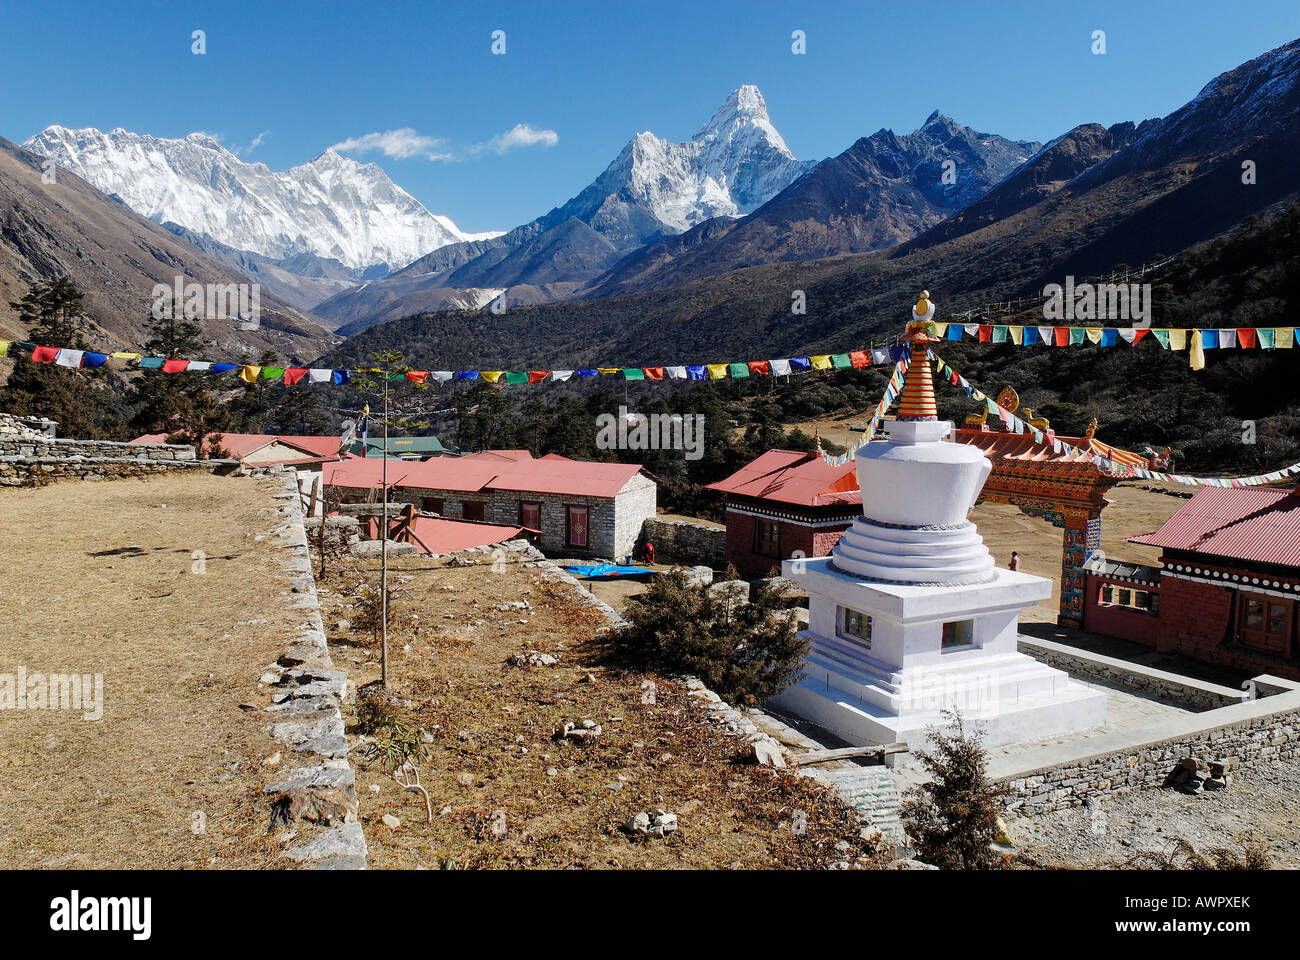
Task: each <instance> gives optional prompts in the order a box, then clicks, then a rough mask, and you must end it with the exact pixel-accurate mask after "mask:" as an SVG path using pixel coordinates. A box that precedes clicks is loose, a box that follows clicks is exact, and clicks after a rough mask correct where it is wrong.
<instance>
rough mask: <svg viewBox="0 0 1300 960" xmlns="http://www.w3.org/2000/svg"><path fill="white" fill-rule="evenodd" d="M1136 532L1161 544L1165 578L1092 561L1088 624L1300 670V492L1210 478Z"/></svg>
mask: <svg viewBox="0 0 1300 960" xmlns="http://www.w3.org/2000/svg"><path fill="white" fill-rule="evenodd" d="M1129 540H1130V541H1131V542H1133V543H1144V544H1148V545H1150V546H1156V547H1160V548H1161V549H1162V554H1161V557H1160V570H1159V579H1158V582H1156V583H1151V582H1150V581H1151V579H1152V578H1151V577H1150V576H1149V575H1148V576H1146V577H1145V578H1144V579H1145V580H1146V581H1147V582H1145V583H1139V582H1138V581H1137V580H1136V579H1130V580H1129V581H1127V582H1126V581H1124V580H1123V579H1118V580H1117V579H1116V578H1115V577H1114V576H1107V573H1108V571H1104V570H1097V571H1096V572H1095V573H1094V572H1092V571H1090V575H1089V579H1088V594H1087V605H1086V606H1087V609H1086V611H1085V617H1084V626H1085V627H1086V628H1088V629H1092V630H1096V631H1097V632H1099V633H1106V634H1109V635H1112V636H1127V637H1129V639H1133V640H1138V641H1141V642H1144V643H1150V644H1152V645H1154V646H1155V648H1156V649H1157V650H1161V651H1168V652H1171V653H1180V654H1184V655H1186V656H1189V657H1194V658H1196V659H1198V660H1205V661H1208V662H1210V663H1219V664H1223V665H1225V666H1231V667H1237V668H1240V669H1244V670H1252V671H1259V672H1262V673H1273V674H1277V675H1279V676H1283V677H1288V678H1291V679H1300V638H1298V636H1297V626H1298V621H1300V616H1298V611H1297V601H1298V600H1300V494H1298V493H1297V492H1296V491H1295V490H1278V489H1273V488H1267V487H1263V488H1261V487H1236V488H1228V487H1202V488H1201V489H1199V490H1197V492H1196V494H1195V496H1193V497H1192V498H1191V499H1190V500H1189V501H1187V503H1186V504H1184V505H1183V507H1182V509H1180V510H1179V511H1178V512H1177V513H1176V514H1174V515H1173V516H1172V517H1170V518H1169V520H1167V521H1166V522H1165V523H1164V525H1163V526H1161V527H1160V529H1159V530H1157V531H1155V532H1154V533H1149V534H1144V535H1143V536H1139V537H1130V538H1129ZM1125 566H1129V567H1132V566H1133V565H1131V564H1130V565H1125ZM1138 569H1146V570H1150V568H1138ZM1109 572H1110V573H1114V572H1115V571H1109ZM1122 590H1123V591H1127V593H1126V595H1125V596H1123V597H1121V595H1120V592H1121V591H1122ZM1108 591H1109V592H1108ZM1143 594H1145V596H1143ZM1121 600H1122V601H1123V602H1120V601H1121ZM1142 604H1148V605H1150V606H1154V611H1152V610H1146V611H1143V610H1142V609H1141V605H1142ZM1117 608H1124V609H1117ZM1143 624H1145V625H1146V626H1147V629H1145V630H1143V629H1141V627H1142V625H1143Z"/></svg>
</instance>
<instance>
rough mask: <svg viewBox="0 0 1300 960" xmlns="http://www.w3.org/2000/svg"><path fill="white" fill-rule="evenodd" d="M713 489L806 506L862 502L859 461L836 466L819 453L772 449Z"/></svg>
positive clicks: (713, 484)
mask: <svg viewBox="0 0 1300 960" xmlns="http://www.w3.org/2000/svg"><path fill="white" fill-rule="evenodd" d="M708 489H710V490H720V491H721V492H723V493H730V494H735V495H736V496H743V497H755V498H758V499H760V500H774V501H776V502H778V503H794V504H799V505H800V506H805V507H822V506H833V505H835V504H841V503H842V504H854V503H861V502H862V491H860V490H859V489H858V474H857V464H855V463H854V462H853V461H852V460H850V461H849V462H848V463H846V464H843V465H841V466H838V467H833V466H831V465H830V464H829V463H827V462H826V461H825V460H823V459H822V458H821V457H819V456H818V455H817V454H815V453H800V452H798V451H795V450H769V451H767V453H764V454H763V455H762V456H760V457H758V458H757V459H756V460H754V461H752V462H750V463H748V464H746V465H745V466H743V467H741V468H740V469H739V470H737V471H736V472H735V473H733V474H732V475H731V476H729V477H727V479H725V480H719V481H718V482H717V483H711V484H709V485H708Z"/></svg>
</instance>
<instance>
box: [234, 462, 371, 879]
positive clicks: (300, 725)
mask: <svg viewBox="0 0 1300 960" xmlns="http://www.w3.org/2000/svg"><path fill="white" fill-rule="evenodd" d="M275 504H276V517H277V519H276V522H275V526H274V528H273V529H272V530H271V531H270V532H271V534H272V535H273V536H274V537H275V544H276V546H277V547H279V548H280V549H282V550H283V551H284V554H283V564H282V566H281V569H280V570H278V571H268V576H271V577H280V578H282V579H283V580H284V582H285V586H286V591H285V596H286V598H287V599H286V602H287V603H288V604H289V606H290V607H291V608H292V609H293V610H294V611H295V612H296V613H297V614H298V615H299V617H300V618H301V627H300V628H301V631H302V632H301V634H300V635H299V636H298V637H296V638H295V639H293V640H291V641H290V642H289V643H288V644H287V645H286V646H285V648H284V649H283V650H282V651H281V653H280V655H279V656H278V657H277V658H276V660H275V662H274V663H272V664H270V665H269V666H267V667H266V672H265V673H263V674H262V676H261V678H260V680H259V681H258V682H259V686H260V687H262V688H268V687H269V688H270V689H271V690H272V692H273V695H272V702H271V704H270V705H269V706H267V707H266V708H265V709H264V712H265V715H266V721H267V727H266V730H267V733H268V734H269V735H270V736H271V737H272V738H273V739H274V740H277V741H279V742H280V743H282V744H284V745H285V749H286V752H287V753H288V754H289V756H290V757H291V758H292V760H291V762H289V763H287V764H286V765H285V769H283V770H281V771H279V772H277V774H276V779H274V780H273V781H272V782H270V783H267V784H266V785H265V786H264V787H263V788H262V794H263V796H264V798H265V799H266V801H267V802H268V804H269V807H270V809H269V811H268V812H269V817H270V823H271V826H272V827H273V828H279V829H287V830H292V831H294V832H295V833H297V834H298V837H297V838H296V839H297V843H296V844H295V845H294V846H291V847H289V848H288V849H287V850H285V856H286V857H288V858H289V859H290V860H292V861H294V862H295V863H296V864H299V865H301V866H303V867H306V868H310V869H334V870H337V869H345V870H347V869H360V870H364V869H365V867H366V856H367V852H368V851H367V849H366V838H365V834H364V833H363V832H362V828H361V824H360V822H359V821H358V820H357V811H358V806H359V798H358V796H357V791H356V776H355V774H354V773H353V771H352V767H351V766H350V764H349V763H348V741H347V737H346V736H345V734H344V726H343V713H342V708H341V704H342V702H343V701H344V700H346V699H348V698H349V697H350V696H351V692H350V690H349V686H348V675H347V672H346V671H343V670H336V669H335V667H334V661H333V659H332V658H331V657H330V652H329V645H328V644H327V643H326V640H325V625H324V623H323V622H322V621H321V613H320V602H319V600H318V598H317V595H316V580H315V578H314V577H313V576H312V567H311V555H310V550H309V548H308V545H307V534H306V530H305V528H304V518H303V512H302V498H301V496H300V495H299V492H298V484H297V481H296V480H295V478H294V473H293V471H292V470H288V469H286V470H285V471H283V478H282V485H281V487H280V489H279V490H278V491H277V492H276V493H275ZM250 679H251V678H250ZM313 824H314V825H315V827H314V828H313V826H312V825H313Z"/></svg>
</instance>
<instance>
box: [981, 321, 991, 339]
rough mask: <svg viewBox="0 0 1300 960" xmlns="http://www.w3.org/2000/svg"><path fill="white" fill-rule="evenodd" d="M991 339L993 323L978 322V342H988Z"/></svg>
mask: <svg viewBox="0 0 1300 960" xmlns="http://www.w3.org/2000/svg"><path fill="white" fill-rule="evenodd" d="M992 339H993V324H991V323H981V324H980V343H988V342H989V341H990V340H992Z"/></svg>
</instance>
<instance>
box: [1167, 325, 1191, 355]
mask: <svg viewBox="0 0 1300 960" xmlns="http://www.w3.org/2000/svg"><path fill="white" fill-rule="evenodd" d="M1169 349H1170V350H1186V349H1187V330H1186V328H1183V329H1177V330H1170V331H1169Z"/></svg>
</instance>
